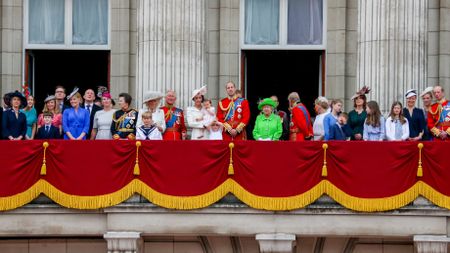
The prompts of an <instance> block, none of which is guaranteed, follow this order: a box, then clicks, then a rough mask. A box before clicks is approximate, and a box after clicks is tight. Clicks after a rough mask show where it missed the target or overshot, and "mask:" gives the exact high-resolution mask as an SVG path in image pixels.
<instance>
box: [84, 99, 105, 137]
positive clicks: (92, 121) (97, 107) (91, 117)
mask: <svg viewBox="0 0 450 253" xmlns="http://www.w3.org/2000/svg"><path fill="white" fill-rule="evenodd" d="M81 107H82V108H84V109H86V108H85V107H84V104H82V105H81ZM100 110H102V108H101V107H100V106H98V105H96V104H93V106H92V110H91V115H90V116H89V133H87V135H86V140H89V139H90V138H91V132H92V126H93V125H94V116H95V113H96V112H97V111H100Z"/></svg>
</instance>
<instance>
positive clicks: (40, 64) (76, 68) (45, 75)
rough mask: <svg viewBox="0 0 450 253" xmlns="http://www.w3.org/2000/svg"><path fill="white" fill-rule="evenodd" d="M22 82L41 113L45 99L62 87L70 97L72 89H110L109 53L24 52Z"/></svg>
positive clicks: (87, 51)
mask: <svg viewBox="0 0 450 253" xmlns="http://www.w3.org/2000/svg"><path fill="white" fill-rule="evenodd" d="M26 57H27V59H26V66H25V69H26V73H25V79H26V81H27V83H28V85H29V87H30V90H31V91H32V93H33V94H34V96H35V99H36V108H37V110H38V111H40V110H41V109H42V107H43V100H44V99H45V97H47V95H51V94H54V92H55V86H57V85H62V86H64V87H65V88H66V94H69V93H70V92H71V91H72V90H73V88H74V87H75V86H77V87H78V88H80V93H82V94H83V92H84V91H85V90H86V89H87V88H93V89H94V90H95V91H96V87H97V86H106V87H109V62H110V51H107V50H101V51H100V50H27V52H26Z"/></svg>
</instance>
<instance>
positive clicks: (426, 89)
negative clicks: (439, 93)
mask: <svg viewBox="0 0 450 253" xmlns="http://www.w3.org/2000/svg"><path fill="white" fill-rule="evenodd" d="M430 92H431V94H433V87H431V86H430V87H426V88H425V90H423V91H422V93H420V97H423V96H425V95H426V94H427V93H430Z"/></svg>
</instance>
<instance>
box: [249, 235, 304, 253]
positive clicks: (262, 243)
mask: <svg viewBox="0 0 450 253" xmlns="http://www.w3.org/2000/svg"><path fill="white" fill-rule="evenodd" d="M256 240H257V241H258V243H259V251H260V252H261V253H292V252H293V250H294V246H295V242H296V241H295V235H293V234H283V233H275V234H257V235H256Z"/></svg>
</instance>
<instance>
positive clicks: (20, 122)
mask: <svg viewBox="0 0 450 253" xmlns="http://www.w3.org/2000/svg"><path fill="white" fill-rule="evenodd" d="M2 133H3V138H4V139H8V137H9V136H12V137H14V138H17V137H19V136H20V135H22V137H23V139H24V140H25V135H26V134H27V116H25V114H24V113H23V112H19V117H18V118H16V114H15V112H14V111H13V110H11V109H10V110H7V111H4V112H3V115H2Z"/></svg>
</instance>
